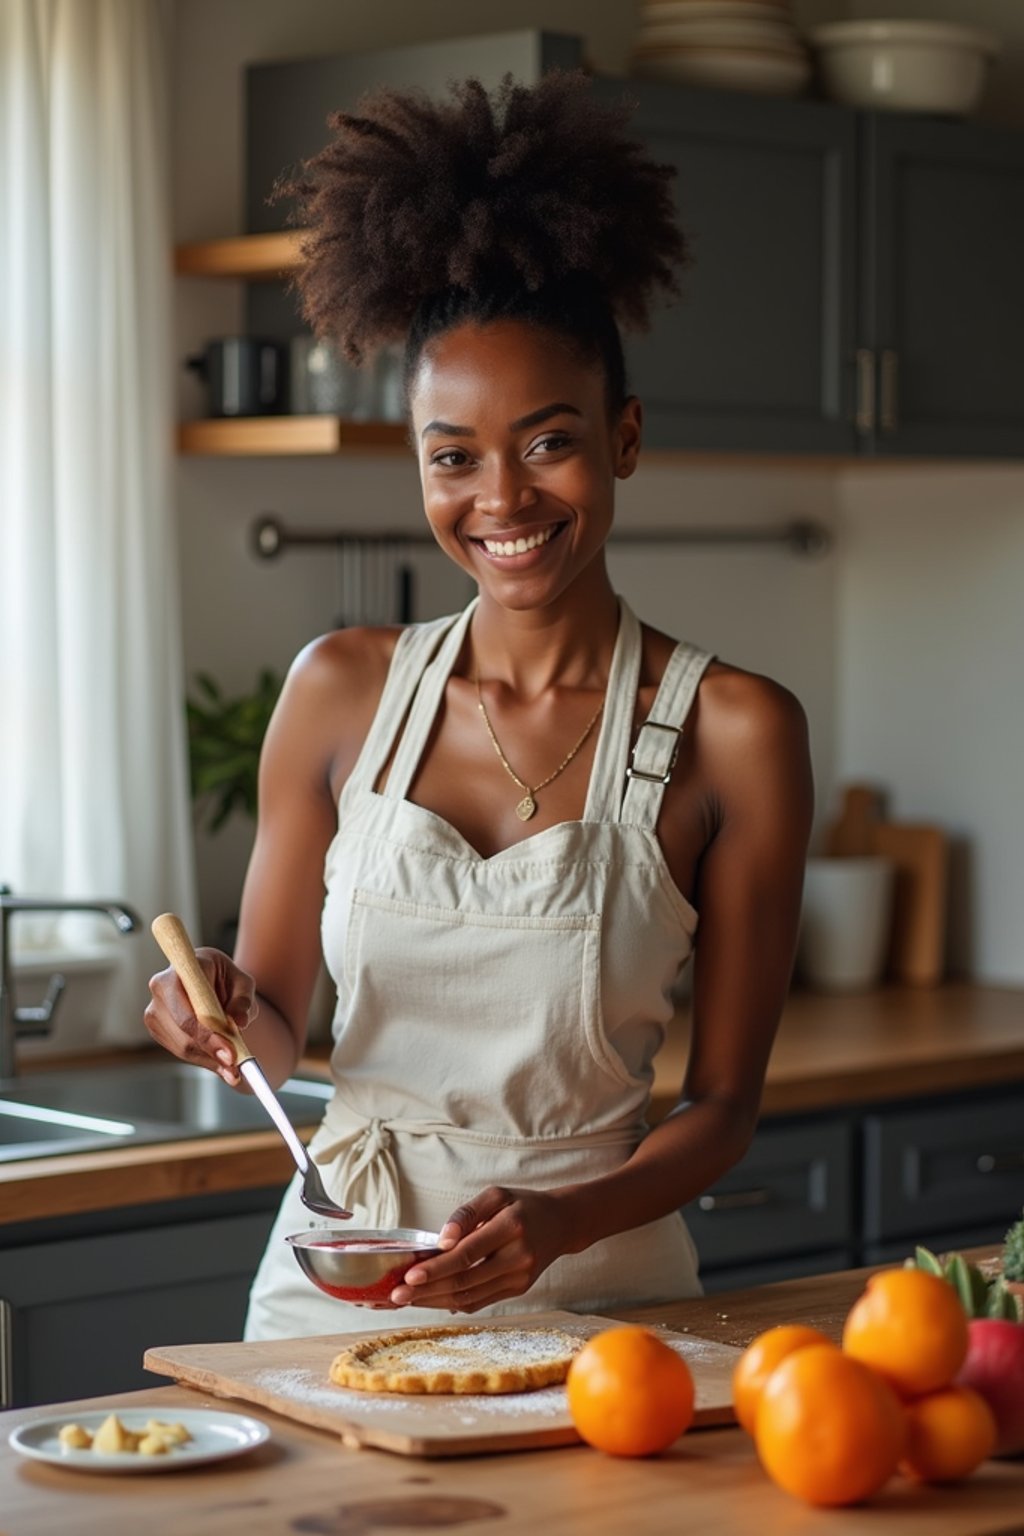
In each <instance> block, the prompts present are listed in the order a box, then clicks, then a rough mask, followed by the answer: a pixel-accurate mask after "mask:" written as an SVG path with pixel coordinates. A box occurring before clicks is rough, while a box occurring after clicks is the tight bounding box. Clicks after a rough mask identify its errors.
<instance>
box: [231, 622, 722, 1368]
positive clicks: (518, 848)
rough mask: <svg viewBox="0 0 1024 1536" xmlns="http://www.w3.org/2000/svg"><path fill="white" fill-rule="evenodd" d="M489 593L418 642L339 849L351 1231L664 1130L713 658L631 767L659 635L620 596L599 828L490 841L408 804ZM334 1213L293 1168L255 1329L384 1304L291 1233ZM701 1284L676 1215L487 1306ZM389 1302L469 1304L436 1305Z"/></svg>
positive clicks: (328, 932)
mask: <svg viewBox="0 0 1024 1536" xmlns="http://www.w3.org/2000/svg"><path fill="white" fill-rule="evenodd" d="M474 606H475V605H474V604H471V605H470V607H469V608H468V609H467V610H466V611H465V612H464V613H462V614H461V615H459V616H457V617H456V618H454V619H451V618H448V619H443V620H438V621H436V622H434V623H430V624H421V625H414V626H412V627H411V628H409V629H407V630H405V631H403V633H402V635H401V636H400V638H399V641H398V644H397V646H396V649H395V654H394V659H393V661H392V664H391V668H390V671H389V674H388V679H387V683H386V686H385V689H384V693H383V696H382V698H381V703H380V707H379V709H378V711H377V715H376V717H375V719H374V723H373V725H372V727H371V729H370V732H369V735H368V737H367V740H366V743H365V745H364V747H363V750H362V753H361V755H360V757H359V760H358V762H357V764H356V767H355V769H354V770H353V773H352V776H351V778H350V779H349V781H348V782H347V784H346V785H345V787H344V789H343V790H342V793H341V797H340V801H339V806H338V832H337V835H336V836H335V838H334V840H333V842H332V843H331V846H330V848H329V850H328V853H327V859H326V867H325V884H326V888H327V896H326V900H325V903H324V910H323V921H322V937H323V946H324V955H325V957H326V961H327V965H328V967H329V969H330V972H331V975H332V976H333V978H334V981H335V983H336V984H337V989H338V1004H337V1011H336V1014H335V1019H334V1026H333V1028H334V1037H335V1047H334V1051H333V1054H332V1057H331V1070H332V1075H333V1078H334V1082H335V1085H336V1086H335V1093H334V1097H333V1099H332V1100H331V1102H330V1103H329V1105H328V1107H327V1111H326V1113H325V1116H324V1120H323V1123H322V1125H321V1126H320V1127H319V1128H318V1130H317V1132H316V1135H315V1136H314V1138H313V1141H312V1143H311V1148H312V1152H313V1155H314V1157H315V1160H316V1162H317V1164H318V1165H319V1166H320V1169H321V1172H322V1175H323V1180H324V1184H325V1186H326V1187H327V1189H328V1190H329V1191H330V1192H331V1194H332V1195H333V1196H334V1197H335V1198H336V1199H338V1200H339V1201H341V1202H343V1203H344V1204H345V1205H347V1206H348V1207H350V1208H351V1209H352V1210H353V1211H354V1212H355V1220H354V1221H353V1223H352V1226H353V1227H390V1226H405V1227H419V1228H422V1229H424V1230H427V1231H433V1232H436V1231H438V1230H439V1229H440V1227H441V1226H442V1225H443V1223H444V1221H445V1219H446V1218H447V1217H448V1216H449V1215H450V1213H451V1212H452V1211H453V1210H454V1208H455V1207H456V1206H458V1205H460V1204H462V1203H463V1202H464V1201H466V1200H468V1199H470V1198H471V1197H472V1196H474V1195H476V1194H479V1193H480V1192H481V1191H482V1190H484V1189H485V1188H487V1186H488V1185H491V1184H499V1185H511V1186H518V1187H526V1188H534V1189H550V1188H554V1187H556V1186H558V1185H563V1184H567V1183H572V1182H577V1181H581V1180H584V1179H590V1178H595V1177H598V1176H599V1175H601V1174H603V1173H606V1172H609V1171H610V1170H612V1169H614V1168H617V1167H619V1166H620V1165H621V1164H622V1163H624V1162H625V1161H626V1160H627V1159H628V1158H629V1157H630V1156H631V1155H632V1153H633V1152H634V1150H635V1149H636V1147H637V1145H638V1143H639V1142H640V1140H641V1139H642V1138H643V1136H644V1135H645V1133H646V1130H647V1125H646V1121H645V1114H646V1109H647V1104H648V1100H649V1096H650V1087H651V1081H652V1077H653V1061H654V1057H655V1054H656V1052H657V1051H658V1049H659V1047H660V1046H661V1044H662V1041H663V1040H664V1037H665V1029H666V1026H667V1024H668V1022H669V1020H670V1019H671V1017H672V1012H673V1008H672V1002H671V997H670V992H671V988H672V984H673V982H674V981H675V979H676V977H677V976H678V973H679V970H680V968H681V966H682V965H683V964H684V962H685V961H686V959H687V958H688V956H689V955H690V952H691V950H692V948H693V935H694V932H695V930H696V927H697V913H696V912H695V911H694V909H693V907H692V906H691V905H690V903H689V902H688V901H686V899H685V898H684V897H683V896H682V895H681V893H680V892H679V890H678V889H677V887H676V886H675V884H674V882H673V880H672V878H671V876H670V874H669V871H668V867H667V865H666V863H665V859H664V855H663V854H662V851H661V847H660V845H659V843H658V840H657V837H656V835H655V826H656V823H657V819H658V811H659V808H660V805H661V797H662V795H663V793H664V785H665V782H666V781H667V778H668V770H669V767H670V763H671V761H672V759H673V753H674V749H675V747H676V745H677V742H678V733H679V730H680V728H681V727H682V725H683V723H684V721H685V719H686V716H687V713H688V711H689V709H690V705H691V704H692V702H693V699H694V696H695V694H696V691H697V685H698V683H699V681H700V678H701V676H702V674H703V672H704V669H705V667H706V666H707V664H708V662H709V661H710V659H711V658H710V656H709V655H708V654H707V653H706V652H704V651H699V650H697V649H696V648H695V647H693V646H691V645H688V644H685V643H683V644H680V645H679V646H677V647H676V650H675V652H674V653H673V655H672V657H671V659H670V661H669V664H668V667H667V669H666V671H665V676H664V679H663V680H662V683H661V687H660V688H659V690H658V694H657V698H656V699H655V702H654V706H653V708H652V711H651V714H650V717H649V719H648V721H647V722H645V725H644V726H643V727H641V730H640V734H639V738H638V741H637V744H636V748H635V750H634V753H633V757H632V761H631V766H630V773H629V774H627V762H628V761H629V746H630V737H631V734H632V721H633V713H634V707H635V700H636V692H637V683H638V679H639V672H640V654H641V636H640V626H639V624H638V622H637V620H636V618H635V616H634V615H633V613H632V612H631V610H630V609H629V608H628V606H627V605H626V604H625V603H624V602H620V614H621V620H620V624H619V633H618V636H617V639H616V644H615V649H614V653H613V658H612V666H611V672H610V676H609V680H608V693H607V700H606V705H605V710H604V717H603V720H602V724H601V729H600V734H599V737H598V743H597V748H596V752H595V758H594V765H593V768H592V771H591V780H590V786H589V791H588V794H587V802H586V807H585V810H584V813H583V819H582V821H578V822H577V821H570V822H562V823H560V824H559V825H557V826H553V827H548V828H545V829H543V830H542V831H540V832H536V833H534V835H533V836H532V837H528V838H526V839H525V841H523V842H520V843H517V844H516V845H515V846H514V847H511V848H507V849H505V850H503V851H502V852H500V853H497V854H495V855H493V856H492V857H491V858H483V857H481V856H480V854H478V853H477V852H476V850H475V849H473V848H472V847H471V846H470V845H469V844H468V843H467V842H466V840H465V838H464V837H463V836H462V835H461V833H459V832H458V831H457V830H456V829H455V828H454V827H453V826H451V824H450V823H449V822H447V821H445V820H444V819H443V818H442V817H440V816H438V815H436V814H435V813H434V812H433V811H429V810H426V809H424V808H423V807H421V806H418V805H415V804H413V803H412V802H411V801H410V800H408V799H407V798H406V795H407V793H408V789H409V786H410V784H411V782H412V779H413V777H414V775H415V772H416V769H417V766H418V764H419V761H420V757H421V755H422V753H423V751H424V748H425V745H426V742H427V739H428V737H429V734H430V731H431V727H432V725H433V722H434V718H435V716H436V713H437V710H438V707H439V705H440V703H441V700H442V698H443V695H444V690H445V686H446V684H447V681H448V678H449V675H450V673H451V670H452V667H453V666H454V664H455V661H456V658H457V657H458V655H459V652H460V650H461V649H462V645H463V641H464V639H465V635H466V631H467V628H468V626H469V622H470V619H471V617H472V612H473V608H474ZM403 721H405V722H406V723H405V728H404V730H403V729H402V722H403ZM399 732H401V737H400V740H399V741H398V746H397V750H396V752H395V757H394V761H393V763H392V766H391V771H390V773H389V775H388V779H387V784H386V787H385V788H384V790H383V791H382V792H379V793H378V792H377V791H376V790H375V788H374V786H375V784H376V783H377V781H378V779H379V778H380V776H381V772H382V770H383V768H384V765H385V764H386V763H387V761H388V758H389V756H390V754H391V751H392V748H393V746H394V744H395V740H396V737H398V735H399ZM324 1224H325V1223H322V1222H320V1221H318V1220H317V1219H315V1218H311V1216H310V1213H309V1212H308V1211H307V1210H306V1209H305V1207H304V1206H303V1205H302V1204H301V1203H300V1201H299V1196H298V1179H297V1178H296V1179H295V1180H294V1181H293V1182H292V1184H291V1185H290V1187H289V1188H288V1190H287V1191H286V1193H285V1196H284V1199H283V1202H282V1205H281V1210H280V1214H279V1216H278V1218H277V1221H276V1223H275V1226H274V1229H273V1232H272V1233H271V1237H270V1241H269V1244H268V1247H267V1251H266V1254H265V1256H264V1258H263V1261H262V1263H261V1265H260V1267H259V1270H258V1272H257V1275H256V1278H255V1281H254V1284H253V1288H252V1294H251V1298H250V1307H249V1316H248V1319H247V1323H246V1337H247V1338H251V1339H265V1338H279V1337H287V1336H298V1335H301V1334H315V1333H339V1332H343V1331H345V1330H346V1329H357V1328H366V1327H369V1326H372V1322H373V1318H374V1316H375V1315H380V1316H382V1317H383V1316H385V1315H384V1314H374V1313H372V1312H369V1311H367V1310H366V1309H365V1308H361V1307H358V1306H354V1305H352V1304H350V1303H347V1302H342V1301H338V1300H335V1299H333V1298H332V1297H328V1296H325V1295H323V1294H322V1293H321V1292H319V1291H318V1290H316V1289H315V1287H314V1286H313V1285H312V1284H311V1283H310V1282H309V1281H308V1280H307V1279H306V1278H305V1277H304V1276H303V1275H302V1273H301V1271H300V1270H299V1267H298V1265H297V1264H296V1262H295V1259H294V1257H293V1256H292V1254H291V1252H290V1251H289V1249H288V1246H287V1244H286V1243H284V1242H283V1241H282V1239H283V1237H284V1235H285V1234H286V1233H288V1232H299V1231H302V1230H304V1229H307V1228H309V1227H311V1226H320V1225H324ZM699 1292H700V1284H699V1281H698V1279H697V1261H696V1253H695V1250H694V1246H693V1243H692V1241H691V1239H690V1236H689V1233H688V1232H687V1230H686V1226H685V1224H684V1222H683V1220H682V1217H681V1216H679V1215H678V1214H675V1213H673V1214H672V1215H669V1216H666V1217H663V1218H662V1219H660V1220H658V1221H654V1222H651V1223H649V1224H648V1225H645V1226H643V1227H639V1228H634V1229H633V1230H632V1231H629V1232H623V1233H620V1234H617V1235H616V1236H613V1237H610V1238H607V1239H605V1240H604V1241H602V1242H598V1243H595V1244H594V1245H593V1246H592V1247H590V1248H589V1249H588V1250H587V1251H586V1252H585V1253H580V1254H568V1255H565V1256H564V1257H562V1258H560V1259H558V1260H556V1262H555V1263H554V1264H552V1265H551V1266H550V1267H549V1268H548V1269H547V1270H546V1271H545V1272H544V1273H543V1274H542V1275H541V1276H540V1277H539V1279H538V1280H537V1282H536V1284H535V1285H534V1286H533V1287H532V1288H531V1289H530V1290H529V1291H528V1292H527V1293H526V1295H524V1296H518V1297H515V1298H514V1299H512V1300H510V1301H506V1302H501V1303H499V1304H497V1305H495V1306H493V1307H490V1308H487V1309H485V1310H484V1311H483V1312H481V1313H477V1314H474V1316H476V1317H480V1316H486V1315H495V1314H498V1313H500V1312H508V1311H524V1310H530V1309H545V1308H549V1307H567V1308H572V1309H574V1310H576V1311H599V1310H601V1309H602V1308H604V1307H608V1306H611V1305H613V1304H614V1303H619V1304H630V1305H641V1304H644V1303H647V1302H655V1301H662V1300H666V1299H671V1298H676V1297H685V1296H693V1295H697V1294H699ZM386 1318H387V1320H388V1321H389V1322H393V1323H394V1324H395V1325H396V1326H397V1325H400V1324H401V1325H405V1324H421V1323H422V1324H426V1323H434V1322H446V1323H450V1322H451V1321H452V1317H451V1313H450V1312H448V1311H447V1310H444V1311H439V1310H436V1309H427V1308H422V1307H409V1308H404V1309H402V1310H401V1311H400V1312H399V1311H396V1312H394V1313H388V1314H386Z"/></svg>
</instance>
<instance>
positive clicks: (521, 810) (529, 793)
mask: <svg viewBox="0 0 1024 1536" xmlns="http://www.w3.org/2000/svg"><path fill="white" fill-rule="evenodd" d="M473 681H474V682H475V683H476V698H477V708H478V709H479V711H480V713H481V715H482V716H483V721H484V725H485V726H486V728H487V734H488V736H489V737H490V738H491V745H492V746H493V747H494V750H495V752H497V754H498V757H499V758H500V760H501V766H502V767H503V768H504V770H505V772H506V773H507V774H508V776H509V778H510V779H512V780H513V781H514V782H515V783H516V784H518V785H519V788H520V789H521V790H522V791H523V798H522V799H521V800H520V802H519V804H518V805H517V806H516V815H517V816H518V817H519V820H520V821H529V819H530V817H531V816H532V815H533V813H534V811H535V810H536V809H537V791H538V790H539V789H545V788H546V787H547V785H548V784H550V783H551V782H552V780H553V779H557V778H558V775H559V774H560V773H561V772H562V771H563V769H565V768H568V766H569V764H570V763H571V762H572V760H573V758H574V757H575V756H576V754H577V752H578V751H579V750H580V747H582V745H583V743H584V742H585V741H586V739H587V737H588V736H589V735H590V733H591V731H592V730H593V729H594V726H595V725H596V724H597V721H598V717H599V715H600V713H601V711H602V709H604V699H602V700H601V702H600V704H599V705H598V706H597V708H596V709H595V710H594V713H593V714H592V715H591V717H590V719H589V720H588V721H587V727H586V730H585V731H584V732H583V735H582V736H581V737H580V739H579V741H577V743H576V745H575V746H574V747H573V749H572V751H571V752H568V753H567V754H566V755H565V757H563V758H562V761H561V762H560V763H559V765H558V767H557V768H556V769H555V771H554V773H549V774H548V776H547V778H546V779H541V781H540V783H539V784H534V786H533V788H532V789H531V787H530V785H529V784H524V783H523V781H522V779H521V778H520V777H519V775H518V773H516V771H515V769H514V768H513V767H512V764H511V763H510V762H509V760H508V758H507V757H506V756H505V754H504V752H503V751H502V750H501V747H500V745H499V743H498V738H497V736H495V734H494V727H493V725H492V724H491V722H490V718H489V716H488V714H487V710H486V709H485V708H484V696H483V694H482V693H481V691H480V676H479V673H476V672H474V674H473Z"/></svg>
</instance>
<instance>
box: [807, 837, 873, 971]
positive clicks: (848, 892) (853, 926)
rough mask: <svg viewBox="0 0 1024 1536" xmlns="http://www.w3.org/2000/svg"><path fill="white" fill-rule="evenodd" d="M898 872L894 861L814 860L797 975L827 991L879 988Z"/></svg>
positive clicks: (809, 871)
mask: <svg viewBox="0 0 1024 1536" xmlns="http://www.w3.org/2000/svg"><path fill="white" fill-rule="evenodd" d="M895 874H896V869H895V866H894V865H893V863H892V862H891V861H890V860H889V859H882V858H875V857H867V858H848V859H808V861H807V870H806V874H805V876H804V900H803V909H802V912H801V916H800V937H799V942H798V945H797V962H796V968H797V974H798V976H799V977H800V979H801V980H802V981H804V982H805V983H806V984H807V985H808V986H810V987H812V988H814V989H816V990H821V991H825V992H860V991H865V990H867V989H868V988H870V987H873V986H877V984H878V982H879V981H880V980H881V979H882V973H883V970H884V968H885V959H886V952H887V950H888V945H889V933H890V926H891V922H892V895H893V885H894V881H895Z"/></svg>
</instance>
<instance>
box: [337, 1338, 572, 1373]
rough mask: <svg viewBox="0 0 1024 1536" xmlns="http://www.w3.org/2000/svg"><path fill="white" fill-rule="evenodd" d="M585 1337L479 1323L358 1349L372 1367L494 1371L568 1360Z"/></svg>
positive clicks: (361, 1358) (358, 1355)
mask: <svg viewBox="0 0 1024 1536" xmlns="http://www.w3.org/2000/svg"><path fill="white" fill-rule="evenodd" d="M579 1342H580V1341H579V1340H578V1339H571V1338H570V1337H569V1336H568V1334H565V1333H557V1332H555V1330H554V1329H544V1328H536V1329H520V1328H478V1329H474V1330H473V1331H472V1332H467V1333H457V1334H455V1335H454V1336H453V1337H452V1338H445V1337H444V1336H443V1335H435V1336H434V1337H433V1338H429V1337H427V1338H422V1339H420V1338H407V1339H401V1340H394V1341H392V1342H390V1343H388V1344H382V1345H381V1346H380V1347H378V1348H375V1349H370V1348H366V1349H360V1348H359V1346H358V1345H356V1346H355V1348H354V1350H353V1354H354V1356H355V1358H356V1359H357V1360H358V1361H359V1363H360V1364H361V1365H364V1366H365V1367H366V1368H367V1369H368V1370H385V1371H386V1370H401V1371H409V1372H411V1371H420V1372H437V1371H451V1372H456V1371H489V1370H490V1371H493V1370H503V1369H505V1368H509V1369H516V1368H518V1369H524V1368H526V1367H528V1366H533V1365H543V1364H547V1363H548V1362H550V1361H555V1360H558V1361H561V1360H565V1361H567V1362H568V1360H569V1358H570V1357H571V1356H572V1355H573V1354H575V1352H576V1350H577V1349H578V1348H579Z"/></svg>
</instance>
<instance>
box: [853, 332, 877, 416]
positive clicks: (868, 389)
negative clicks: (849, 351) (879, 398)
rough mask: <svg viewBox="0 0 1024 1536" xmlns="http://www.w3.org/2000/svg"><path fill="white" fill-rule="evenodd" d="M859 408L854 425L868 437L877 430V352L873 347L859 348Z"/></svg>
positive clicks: (857, 359)
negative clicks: (875, 352)
mask: <svg viewBox="0 0 1024 1536" xmlns="http://www.w3.org/2000/svg"><path fill="white" fill-rule="evenodd" d="M856 363H857V409H856V414H855V416H854V425H855V426H856V428H857V431H858V432H859V433H860V434H861V435H862V436H863V437H867V436H868V434H869V433H871V432H873V431H874V430H875V354H874V351H873V350H872V349H871V347H858V348H857V356H856Z"/></svg>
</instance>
